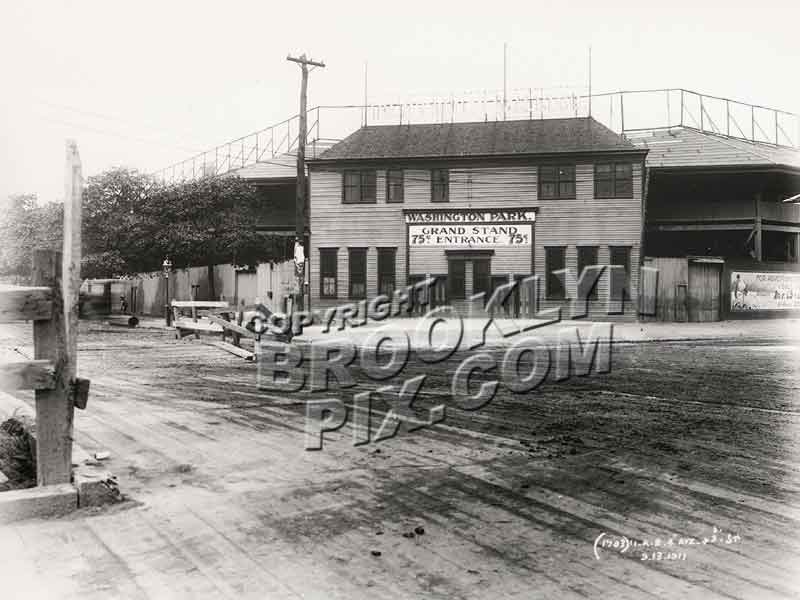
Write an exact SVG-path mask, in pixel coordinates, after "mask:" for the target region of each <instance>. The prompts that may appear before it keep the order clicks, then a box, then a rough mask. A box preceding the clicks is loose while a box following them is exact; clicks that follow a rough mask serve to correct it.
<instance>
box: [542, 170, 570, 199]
mask: <svg viewBox="0 0 800 600" xmlns="http://www.w3.org/2000/svg"><path fill="white" fill-rule="evenodd" d="M539 197H540V198H574V197H575V167H574V166H550V165H547V166H542V167H539Z"/></svg>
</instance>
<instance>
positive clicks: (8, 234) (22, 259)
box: [0, 194, 64, 281]
mask: <svg viewBox="0 0 800 600" xmlns="http://www.w3.org/2000/svg"><path fill="white" fill-rule="evenodd" d="M63 220H64V206H63V204H58V203H54V202H51V203H48V204H44V205H42V206H40V205H39V204H38V203H37V201H36V195H35V194H16V195H12V196H10V197H9V198H8V200H7V202H6V204H5V206H4V207H3V210H2V211H0V275H4V276H13V277H15V278H17V279H18V280H19V279H21V280H23V281H27V280H28V279H29V278H30V275H31V267H32V258H33V250H34V249H36V248H45V249H51V250H58V249H60V248H61V238H62V232H63Z"/></svg>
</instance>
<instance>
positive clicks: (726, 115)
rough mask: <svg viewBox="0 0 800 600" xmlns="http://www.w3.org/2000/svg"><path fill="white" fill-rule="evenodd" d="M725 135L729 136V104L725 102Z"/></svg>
mask: <svg viewBox="0 0 800 600" xmlns="http://www.w3.org/2000/svg"><path fill="white" fill-rule="evenodd" d="M725 135H727V136H730V135H731V103H730V102H729V101H728V100H725Z"/></svg>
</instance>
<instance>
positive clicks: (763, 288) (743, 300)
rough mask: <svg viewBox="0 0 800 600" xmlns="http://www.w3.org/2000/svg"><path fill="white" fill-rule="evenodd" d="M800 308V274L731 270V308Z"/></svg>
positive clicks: (733, 310) (740, 309)
mask: <svg viewBox="0 0 800 600" xmlns="http://www.w3.org/2000/svg"><path fill="white" fill-rule="evenodd" d="M791 309H798V310H800V273H779V272H773V273H744V272H738V271H732V272H731V311H732V312H746V311H751V310H791Z"/></svg>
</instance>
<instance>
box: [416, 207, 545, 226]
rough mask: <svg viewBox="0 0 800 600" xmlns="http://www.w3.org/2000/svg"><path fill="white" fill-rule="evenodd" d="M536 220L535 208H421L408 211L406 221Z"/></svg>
mask: <svg viewBox="0 0 800 600" xmlns="http://www.w3.org/2000/svg"><path fill="white" fill-rule="evenodd" d="M535 220H536V212H535V211H533V210H514V209H508V210H453V211H446V210H431V211H427V210H419V211H408V212H406V223H408V224H415V223H524V222H529V223H530V222H533V221H535Z"/></svg>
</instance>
